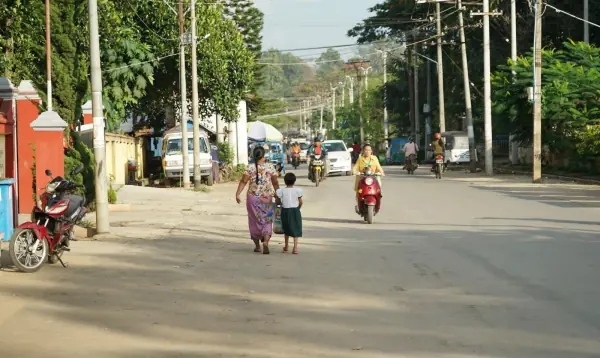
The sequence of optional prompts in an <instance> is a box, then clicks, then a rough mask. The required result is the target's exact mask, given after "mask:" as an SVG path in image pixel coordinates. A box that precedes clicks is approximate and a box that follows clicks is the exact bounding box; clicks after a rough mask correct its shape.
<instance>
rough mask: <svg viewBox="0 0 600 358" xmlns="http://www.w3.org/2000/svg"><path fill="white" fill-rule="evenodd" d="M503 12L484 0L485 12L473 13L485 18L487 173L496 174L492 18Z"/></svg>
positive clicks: (484, 70) (484, 60) (484, 95)
mask: <svg viewBox="0 0 600 358" xmlns="http://www.w3.org/2000/svg"><path fill="white" fill-rule="evenodd" d="M501 14H502V13H501V12H494V13H491V12H490V0H483V12H481V13H473V12H472V13H471V16H472V15H482V16H483V81H484V86H483V88H484V91H483V102H484V112H483V113H484V123H485V173H486V174H487V175H490V176H491V175H493V174H494V158H493V151H492V84H491V78H490V77H491V74H490V72H491V65H490V16H498V15H501Z"/></svg>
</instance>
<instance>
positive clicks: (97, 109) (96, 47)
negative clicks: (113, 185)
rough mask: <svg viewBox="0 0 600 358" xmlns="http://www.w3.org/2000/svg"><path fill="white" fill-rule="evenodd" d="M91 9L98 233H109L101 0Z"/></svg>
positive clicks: (94, 0) (91, 4)
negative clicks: (99, 22)
mask: <svg viewBox="0 0 600 358" xmlns="http://www.w3.org/2000/svg"><path fill="white" fill-rule="evenodd" d="M88 12H89V17H90V62H91V70H92V73H91V75H92V121H93V126H94V159H95V167H94V169H95V170H94V174H95V178H94V179H95V189H96V232H97V233H98V234H105V233H108V232H109V231H110V223H109V220H108V180H107V178H106V142H105V140H104V109H103V107H102V71H101V69H100V36H99V34H98V3H97V0H89V3H88Z"/></svg>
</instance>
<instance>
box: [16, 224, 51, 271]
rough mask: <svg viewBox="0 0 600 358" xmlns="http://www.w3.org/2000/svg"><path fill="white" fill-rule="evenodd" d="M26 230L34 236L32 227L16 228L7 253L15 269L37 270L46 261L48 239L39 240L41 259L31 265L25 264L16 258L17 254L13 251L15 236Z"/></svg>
mask: <svg viewBox="0 0 600 358" xmlns="http://www.w3.org/2000/svg"><path fill="white" fill-rule="evenodd" d="M27 231H31V232H32V234H33V236H34V237H35V233H34V232H33V230H32V229H17V230H15V232H14V233H13V235H12V237H11V238H10V244H9V248H8V250H9V252H8V254H9V256H10V260H11V261H12V263H13V265H15V267H16V268H17V270H19V271H21V272H25V273H33V272H37V271H39V270H40V269H41V268H42V266H44V264H45V263H46V261H47V260H48V250H49V248H48V241H46V240H45V239H42V240H41V241H42V252H41V257H42V259H41V260H40V261H39V262H38V263H37V264H36V265H31V266H26V265H25V264H23V263H21V262H20V261H19V260H18V259H17V254H16V252H15V243H16V240H17V238H18V237H19V236H21V234H22V233H24V232H27Z"/></svg>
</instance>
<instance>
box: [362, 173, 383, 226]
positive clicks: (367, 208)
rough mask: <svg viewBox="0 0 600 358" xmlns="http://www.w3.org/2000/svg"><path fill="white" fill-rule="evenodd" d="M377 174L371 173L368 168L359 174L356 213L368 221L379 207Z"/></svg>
mask: <svg viewBox="0 0 600 358" xmlns="http://www.w3.org/2000/svg"><path fill="white" fill-rule="evenodd" d="M378 177H379V174H376V173H373V172H372V171H371V170H370V169H369V168H367V169H365V171H364V172H363V173H361V174H360V179H359V182H358V210H357V214H358V215H360V216H362V217H363V219H364V220H365V221H366V222H367V223H369V224H372V223H373V217H374V216H375V215H377V214H378V213H379V210H380V209H381V186H380V185H379V181H378V180H377V179H378Z"/></svg>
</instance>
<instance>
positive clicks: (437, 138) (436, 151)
mask: <svg viewBox="0 0 600 358" xmlns="http://www.w3.org/2000/svg"><path fill="white" fill-rule="evenodd" d="M433 139H434V140H433V142H431V144H430V145H431V146H432V147H433V158H434V159H435V157H436V156H438V155H441V156H442V157H445V154H446V144H445V143H444V141H443V140H442V135H441V134H439V133H436V134H434V135H433ZM435 165H436V163H435V160H434V161H433V165H432V166H431V171H432V172H433V171H435Z"/></svg>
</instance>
